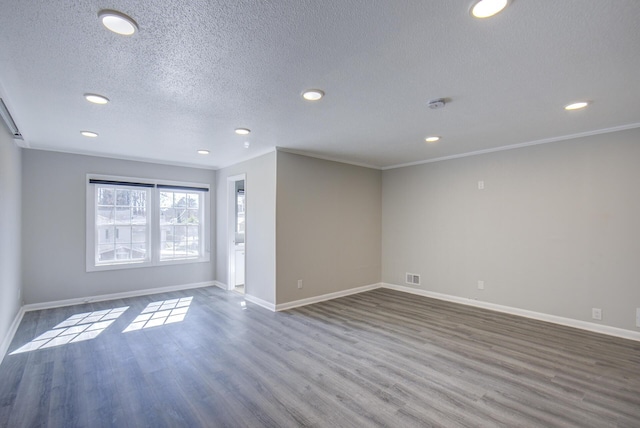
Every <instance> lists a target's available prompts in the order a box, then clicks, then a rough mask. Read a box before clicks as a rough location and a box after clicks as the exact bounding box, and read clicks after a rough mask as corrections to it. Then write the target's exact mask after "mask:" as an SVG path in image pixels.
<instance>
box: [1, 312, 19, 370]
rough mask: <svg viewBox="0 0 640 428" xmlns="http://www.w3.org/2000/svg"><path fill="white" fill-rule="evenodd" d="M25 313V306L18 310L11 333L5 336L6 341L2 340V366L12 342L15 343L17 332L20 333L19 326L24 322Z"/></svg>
mask: <svg viewBox="0 0 640 428" xmlns="http://www.w3.org/2000/svg"><path fill="white" fill-rule="evenodd" d="M24 312H25V311H24V306H23V307H21V308H20V309H19V310H18V313H17V314H16V316H15V318H14V319H13V322H12V323H11V325H10V326H9V331H7V334H6V335H5V336H4V339H3V340H2V343H0V364H2V360H4V356H5V355H6V353H7V351H8V350H9V346H10V345H11V342H12V341H13V337H14V336H15V335H16V332H17V331H18V326H19V325H20V322H21V321H22V317H23V316H24Z"/></svg>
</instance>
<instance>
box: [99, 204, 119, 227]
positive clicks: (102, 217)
mask: <svg viewBox="0 0 640 428" xmlns="http://www.w3.org/2000/svg"><path fill="white" fill-rule="evenodd" d="M114 219H115V211H114V209H113V207H98V215H97V218H96V223H98V224H113V221H114Z"/></svg>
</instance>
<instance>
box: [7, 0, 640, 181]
mask: <svg viewBox="0 0 640 428" xmlns="http://www.w3.org/2000/svg"><path fill="white" fill-rule="evenodd" d="M470 3H471V0H446V1H443V0H385V1H382V0H377V1H376V0H313V1H308V0H275V1H266V0H226V1H206V0H195V1H184V0H157V1H153V2H146V1H138V0H135V1H134V0H111V1H109V2H106V3H105V2H104V1H94V0H85V1H70V0H69V1H15V0H1V6H0V94H1V95H2V98H3V99H4V100H5V103H6V104H7V105H8V107H9V109H10V110H11V113H12V115H13V117H14V119H15V121H16V122H17V124H18V127H19V128H20V130H21V132H22V134H23V136H24V138H25V146H27V147H30V148H34V149H44V150H55V151H64V152H73V153H85V154H93V155H98V156H108V157H117V158H123V159H144V160H149V161H153V162H161V163H172V164H178V165H191V166H199V167H206V168H220V167H224V166H227V165H231V164H234V163H237V162H239V161H242V160H245V159H248V158H251V157H255V156H257V155H259V154H261V153H265V152H268V151H270V150H273V148H274V147H276V146H278V147H283V148H287V149H290V150H296V151H303V152H309V153H310V154H314V155H318V156H321V157H327V158H334V159H340V160H343V161H347V162H352V163H359V164H366V165H371V166H375V167H389V166H393V165H400V164H405V163H411V162H417V161H424V160H429V159H437V158H442V157H447V156H455V155H459V154H463V153H468V152H473V151H481V150H488V149H492V148H496V147H501V146H508V145H514V144H522V143H530V142H537V141H541V140H542V141H546V140H548V139H556V138H558V137H564V136H568V135H574V134H581V133H591V132H599V131H601V130H604V129H609V128H616V129H617V128H629V127H635V126H640V84H639V79H638V75H639V73H640V24H639V23H640V1H638V0H562V1H553V0H514V1H512V3H511V5H510V6H509V7H508V8H507V9H506V10H505V11H503V12H502V13H500V14H499V15H497V16H495V17H493V18H491V19H487V20H476V19H472V18H471V17H470V15H469V12H468V10H469V6H470ZM101 9H116V10H119V11H121V12H123V13H126V14H127V15H129V16H131V17H133V18H134V19H135V20H136V21H137V23H138V25H139V28H140V30H139V32H138V33H136V34H135V35H134V36H132V37H123V36H118V35H116V34H114V33H111V32H110V31H108V30H106V29H105V28H104V27H103V26H102V24H101V23H100V22H99V20H98V16H97V14H98V12H99V11H100V10H101ZM307 88H321V89H323V90H324V91H325V92H326V97H325V98H324V99H322V100H321V101H319V102H317V103H309V102H306V101H304V100H302V98H301V97H300V94H301V92H302V91H303V90H304V89H307ZM86 92H94V93H99V94H103V95H105V96H107V97H109V98H110V99H111V103H109V104H108V105H106V106H97V105H93V104H90V103H88V102H86V101H85V100H84V98H83V94H84V93H86ZM439 97H445V98H447V99H449V100H450V102H449V103H448V104H447V105H446V107H445V108H444V109H440V110H430V109H428V108H427V105H426V104H427V102H428V101H429V100H430V99H433V98H439ZM576 100H589V101H591V102H592V104H591V105H590V107H588V108H587V109H586V110H583V111H574V112H566V111H564V110H563V106H564V105H565V104H568V103H569V102H571V101H576ZM237 127H246V128H250V129H251V130H252V132H251V134H250V135H249V136H248V138H247V137H241V136H238V135H235V134H234V132H233V130H234V128H237ZM81 130H92V131H95V132H98V133H99V134H100V136H99V137H98V138H97V139H89V138H86V137H82V136H81V135H80V133H79V132H80V131H81ZM432 134H435V135H441V136H442V140H441V141H440V142H438V143H434V144H428V143H425V141H424V137H426V136H427V135H432ZM245 141H249V142H250V143H251V147H250V148H249V149H245V148H244V147H243V143H244V142H245ZM198 149H208V150H210V151H211V154H210V155H208V156H202V155H198V154H197V153H196V150H198Z"/></svg>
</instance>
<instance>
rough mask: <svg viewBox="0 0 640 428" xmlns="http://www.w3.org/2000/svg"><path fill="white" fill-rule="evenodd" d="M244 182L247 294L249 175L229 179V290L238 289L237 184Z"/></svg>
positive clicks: (245, 284)
mask: <svg viewBox="0 0 640 428" xmlns="http://www.w3.org/2000/svg"><path fill="white" fill-rule="evenodd" d="M238 181H244V212H245V214H244V221H245V223H244V224H245V230H244V251H245V253H244V257H245V260H244V292H245V294H246V293H247V226H246V225H247V174H246V173H243V174H238V175H232V176H230V177H227V290H233V289H234V288H235V287H236V284H235V282H236V204H237V200H236V182H238Z"/></svg>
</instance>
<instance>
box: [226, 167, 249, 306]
mask: <svg viewBox="0 0 640 428" xmlns="http://www.w3.org/2000/svg"><path fill="white" fill-rule="evenodd" d="M245 182H246V174H241V175H235V176H233V177H229V178H227V191H228V199H227V206H228V216H227V219H228V221H227V223H228V228H227V235H228V237H229V251H228V254H229V263H228V265H229V276H228V284H227V288H228V289H229V290H233V291H236V292H238V293H241V294H244V293H245V292H246V284H245V282H246V281H245V271H246V268H245V266H246V263H245V255H246V215H247V210H246V193H245V192H246V189H245Z"/></svg>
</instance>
